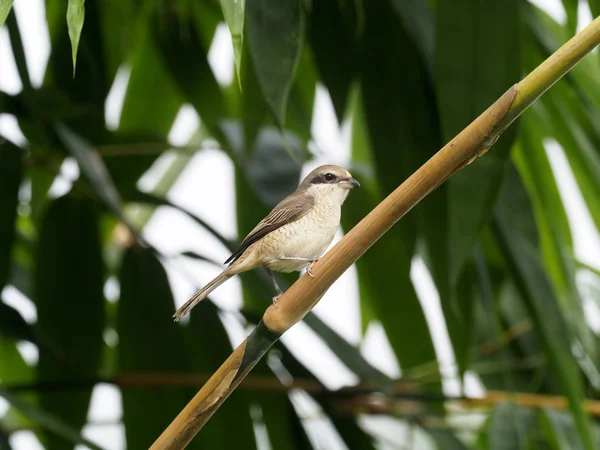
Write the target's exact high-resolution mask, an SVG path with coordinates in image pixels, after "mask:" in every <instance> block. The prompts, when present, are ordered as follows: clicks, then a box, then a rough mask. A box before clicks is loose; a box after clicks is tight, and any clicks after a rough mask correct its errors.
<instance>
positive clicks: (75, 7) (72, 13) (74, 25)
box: [67, 0, 85, 77]
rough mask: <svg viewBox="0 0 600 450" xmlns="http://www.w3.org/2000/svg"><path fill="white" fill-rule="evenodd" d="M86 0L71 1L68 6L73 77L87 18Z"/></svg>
mask: <svg viewBox="0 0 600 450" xmlns="http://www.w3.org/2000/svg"><path fill="white" fill-rule="evenodd" d="M84 4H85V0H69V4H68V6H67V26H68V28H69V39H70V40H71V52H72V54H73V77H74V76H75V65H76V63H77V48H78V47H79V38H80V36H81V30H82V28H83V19H84V17H85V5H84Z"/></svg>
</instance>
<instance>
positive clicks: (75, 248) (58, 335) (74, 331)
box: [34, 195, 104, 450]
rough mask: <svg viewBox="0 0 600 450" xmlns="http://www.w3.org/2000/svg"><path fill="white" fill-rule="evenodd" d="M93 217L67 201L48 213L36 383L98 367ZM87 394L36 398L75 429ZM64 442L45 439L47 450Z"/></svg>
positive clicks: (99, 317)
mask: <svg viewBox="0 0 600 450" xmlns="http://www.w3.org/2000/svg"><path fill="white" fill-rule="evenodd" d="M96 221H97V217H96V214H95V211H94V210H93V204H91V203H90V202H88V201H86V200H83V199H78V198H75V197H73V196H71V195H69V196H65V197H61V198H59V199H57V200H55V201H54V202H53V203H52V204H51V205H50V207H49V208H48V211H47V213H46V216H45V218H44V221H43V225H42V230H41V234H40V240H39V246H38V251H37V256H36V268H35V275H34V279H35V292H34V298H35V303H36V306H37V312H38V323H37V325H38V329H39V332H40V335H41V336H44V339H45V340H46V339H47V340H48V342H49V343H50V346H49V347H46V346H42V347H40V349H39V363H38V377H39V379H40V380H48V381H51V380H56V379H61V378H62V379H65V378H66V379H78V378H88V379H89V378H93V377H95V376H96V374H97V372H98V369H99V366H100V356H101V350H102V347H103V339H102V332H103V330H104V295H103V282H104V280H103V278H104V277H103V270H104V267H103V263H102V255H101V250H100V240H99V233H98V226H97V223H96ZM90 396H91V388H86V389H81V390H77V391H71V392H44V393H40V404H41V405H42V407H43V408H44V409H45V410H47V411H48V412H49V413H52V414H55V415H57V416H59V417H60V418H61V419H62V420H64V421H65V422H67V423H68V424H70V425H71V426H72V427H74V428H76V429H81V427H82V426H83V424H84V423H85V420H86V413H87V410H88V407H89V401H90ZM65 445H66V444H65V442H64V441H63V440H62V439H57V438H55V437H53V436H47V447H46V448H48V449H50V450H52V449H62V448H65Z"/></svg>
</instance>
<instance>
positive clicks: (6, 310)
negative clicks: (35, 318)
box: [0, 302, 38, 344]
mask: <svg viewBox="0 0 600 450" xmlns="http://www.w3.org/2000/svg"><path fill="white" fill-rule="evenodd" d="M0 334H2V335H3V336H5V337H7V338H10V339H14V340H25V341H29V342H32V343H34V344H37V343H38V341H37V339H36V336H35V333H34V331H33V329H32V328H31V326H30V325H29V324H28V323H27V322H26V321H25V319H23V316H21V314H20V313H19V311H17V310H16V309H14V308H13V307H12V306H9V305H7V304H6V303H4V302H0Z"/></svg>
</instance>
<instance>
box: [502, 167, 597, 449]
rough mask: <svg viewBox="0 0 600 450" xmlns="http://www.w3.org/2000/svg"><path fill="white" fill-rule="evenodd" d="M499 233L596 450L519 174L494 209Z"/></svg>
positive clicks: (586, 439) (581, 427)
mask: <svg viewBox="0 0 600 450" xmlns="http://www.w3.org/2000/svg"><path fill="white" fill-rule="evenodd" d="M511 167H512V166H511ZM494 228H495V232H496V236H497V239H498V241H499V243H500V245H501V247H502V251H503V254H504V257H505V258H506V262H507V265H508V267H509V270H510V271H511V274H512V276H513V278H514V279H515V282H516V284H517V287H518V288H519V291H520V293H521V295H522V298H523V300H524V302H525V306H526V308H527V310H528V312H529V315H530V317H531V319H532V321H533V322H534V324H535V330H536V333H537V335H538V337H539V339H540V341H541V342H542V345H543V346H544V347H545V353H546V355H547V357H548V359H549V362H550V367H551V369H552V375H553V376H554V378H555V379H556V381H557V383H558V385H559V386H560V388H561V391H562V393H563V394H564V395H565V396H566V397H567V399H568V400H569V407H570V409H571V412H572V414H573V417H574V420H575V423H576V424H577V429H578V431H579V433H580V436H581V440H582V441H583V443H584V445H585V448H587V449H590V450H591V449H592V448H594V446H593V443H592V441H593V440H592V434H591V427H590V423H589V418H588V417H587V416H586V414H585V412H584V411H583V408H582V401H583V386H582V382H581V378H580V374H579V372H578V367H577V364H576V362H575V360H574V358H573V355H572V354H571V351H570V349H571V345H572V344H573V339H572V336H571V333H569V330H568V327H567V325H566V323H565V322H564V318H563V317H562V315H561V312H560V310H559V308H558V300H557V298H556V296H555V294H554V291H553V289H552V285H551V284H550V280H549V279H548V276H547V274H546V271H545V268H544V267H543V265H542V263H541V261H540V256H539V250H538V242H537V232H536V226H535V220H534V218H533V216H532V212H531V204H530V202H529V198H528V197H527V193H526V192H525V190H524V188H523V185H522V184H521V180H520V179H519V177H518V175H517V174H516V171H515V170H514V169H512V170H510V171H509V172H508V179H507V180H506V183H504V188H503V191H502V193H501V195H500V198H499V201H498V204H497V206H496V208H495V210H494Z"/></svg>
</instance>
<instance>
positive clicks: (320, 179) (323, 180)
mask: <svg viewBox="0 0 600 450" xmlns="http://www.w3.org/2000/svg"><path fill="white" fill-rule="evenodd" d="M327 175H333V174H332V173H325V174H322V175H317V176H316V177H314V178H313V179H312V180H310V183H311V184H331V183H335V182H336V180H337V177H336V176H335V175H333V178H331V179H330V180H328V179H327Z"/></svg>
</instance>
